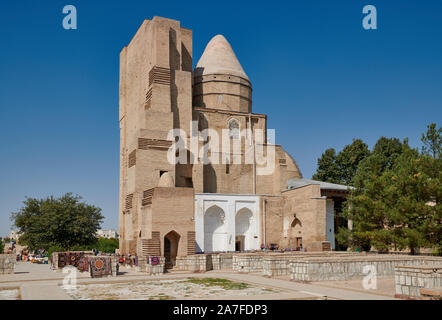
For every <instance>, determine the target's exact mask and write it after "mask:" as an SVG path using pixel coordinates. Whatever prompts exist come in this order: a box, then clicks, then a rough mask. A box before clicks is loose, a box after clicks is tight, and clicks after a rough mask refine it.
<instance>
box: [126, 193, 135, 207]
mask: <svg viewBox="0 0 442 320" xmlns="http://www.w3.org/2000/svg"><path fill="white" fill-rule="evenodd" d="M133 200H134V194H133V193H131V194H128V195H127V196H126V210H130V209H132V207H133Z"/></svg>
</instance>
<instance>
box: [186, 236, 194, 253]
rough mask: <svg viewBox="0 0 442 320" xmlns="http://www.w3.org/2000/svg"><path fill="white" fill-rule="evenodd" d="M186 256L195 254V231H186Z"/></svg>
mask: <svg viewBox="0 0 442 320" xmlns="http://www.w3.org/2000/svg"><path fill="white" fill-rule="evenodd" d="M187 254H188V255H192V254H195V231H187Z"/></svg>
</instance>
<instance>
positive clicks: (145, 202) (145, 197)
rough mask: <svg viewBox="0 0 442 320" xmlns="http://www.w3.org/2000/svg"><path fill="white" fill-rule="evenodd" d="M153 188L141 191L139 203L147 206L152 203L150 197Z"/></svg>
mask: <svg viewBox="0 0 442 320" xmlns="http://www.w3.org/2000/svg"><path fill="white" fill-rule="evenodd" d="M153 190H154V189H153V188H152V189H148V190H145V191H144V192H143V199H142V200H141V205H143V206H147V205H148V204H152V197H153Z"/></svg>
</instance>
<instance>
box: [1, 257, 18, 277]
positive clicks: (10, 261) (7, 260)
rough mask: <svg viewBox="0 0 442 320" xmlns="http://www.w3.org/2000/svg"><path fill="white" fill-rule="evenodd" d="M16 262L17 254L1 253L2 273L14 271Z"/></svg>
mask: <svg viewBox="0 0 442 320" xmlns="http://www.w3.org/2000/svg"><path fill="white" fill-rule="evenodd" d="M15 263H16V256H15V254H0V274H12V273H14V269H15Z"/></svg>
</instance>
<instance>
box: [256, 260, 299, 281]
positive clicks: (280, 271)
mask: <svg viewBox="0 0 442 320" xmlns="http://www.w3.org/2000/svg"><path fill="white" fill-rule="evenodd" d="M293 259H294V256H293V255H290V256H268V257H265V256H264V257H263V259H262V268H263V272H264V275H265V276H268V277H272V276H283V275H287V274H289V270H290V268H289V266H290V262H291V261H292V260H293Z"/></svg>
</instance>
